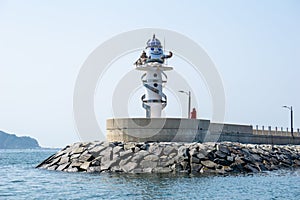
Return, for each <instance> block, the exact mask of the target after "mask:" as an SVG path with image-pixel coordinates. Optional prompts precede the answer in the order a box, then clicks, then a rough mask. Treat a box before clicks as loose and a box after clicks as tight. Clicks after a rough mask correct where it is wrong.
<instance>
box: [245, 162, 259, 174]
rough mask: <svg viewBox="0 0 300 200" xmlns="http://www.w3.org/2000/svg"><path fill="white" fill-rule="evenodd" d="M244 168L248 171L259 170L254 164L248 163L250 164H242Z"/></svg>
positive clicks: (254, 171)
mask: <svg viewBox="0 0 300 200" xmlns="http://www.w3.org/2000/svg"><path fill="white" fill-rule="evenodd" d="M244 168H245V169H246V170H247V171H249V172H253V173H257V172H259V170H258V169H257V168H255V167H254V166H252V165H250V164H246V165H245V166H244Z"/></svg>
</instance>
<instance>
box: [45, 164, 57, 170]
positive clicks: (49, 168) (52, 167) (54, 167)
mask: <svg viewBox="0 0 300 200" xmlns="http://www.w3.org/2000/svg"><path fill="white" fill-rule="evenodd" d="M57 167H58V166H57V165H52V166H51V167H48V168H47V169H48V170H56V168H57Z"/></svg>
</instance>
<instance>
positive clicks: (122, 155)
mask: <svg viewBox="0 0 300 200" xmlns="http://www.w3.org/2000/svg"><path fill="white" fill-rule="evenodd" d="M132 155H133V153H132V151H131V150H126V151H121V152H120V158H121V159H125V158H127V157H129V156H132Z"/></svg>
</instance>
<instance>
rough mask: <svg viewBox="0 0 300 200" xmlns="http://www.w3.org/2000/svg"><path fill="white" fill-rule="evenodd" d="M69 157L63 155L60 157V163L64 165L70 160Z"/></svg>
mask: <svg viewBox="0 0 300 200" xmlns="http://www.w3.org/2000/svg"><path fill="white" fill-rule="evenodd" d="M69 160H70V159H69V157H68V156H66V155H63V156H62V157H61V159H60V161H59V163H58V164H59V165H62V164H65V163H68V162H69Z"/></svg>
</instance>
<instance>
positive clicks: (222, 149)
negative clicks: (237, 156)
mask: <svg viewBox="0 0 300 200" xmlns="http://www.w3.org/2000/svg"><path fill="white" fill-rule="evenodd" d="M217 150H218V151H220V152H222V153H224V154H226V155H230V150H229V149H228V147H226V146H224V145H221V144H220V145H217Z"/></svg>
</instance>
